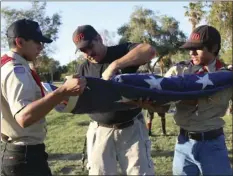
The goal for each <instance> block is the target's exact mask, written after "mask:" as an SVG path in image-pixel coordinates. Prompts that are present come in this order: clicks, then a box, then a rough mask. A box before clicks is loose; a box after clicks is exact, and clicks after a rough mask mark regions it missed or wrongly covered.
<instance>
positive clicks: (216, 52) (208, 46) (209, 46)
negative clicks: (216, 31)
mask: <svg viewBox="0 0 233 176" xmlns="http://www.w3.org/2000/svg"><path fill="white" fill-rule="evenodd" d="M215 45H218V48H217V50H216V51H214V52H213V54H214V55H215V56H217V55H218V53H219V51H220V48H221V44H219V43H218V44H217V43H216V44H214V45H213V44H209V45H208V44H207V45H206V48H207V49H208V51H211V50H212V49H213V47H214V46H215Z"/></svg>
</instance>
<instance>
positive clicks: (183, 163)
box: [165, 25, 232, 175]
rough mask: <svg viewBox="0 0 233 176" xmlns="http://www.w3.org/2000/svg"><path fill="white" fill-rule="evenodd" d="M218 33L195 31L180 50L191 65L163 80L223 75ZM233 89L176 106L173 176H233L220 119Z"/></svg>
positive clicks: (179, 66) (202, 28)
mask: <svg viewBox="0 0 233 176" xmlns="http://www.w3.org/2000/svg"><path fill="white" fill-rule="evenodd" d="M220 47H221V37H220V34H219V32H218V31H217V30H216V29H215V28H214V27H211V26H207V25H203V26H199V27H198V28H196V29H195V30H194V31H193V32H192V34H191V36H190V38H189V40H188V41H187V42H186V43H185V44H184V45H183V46H182V48H184V49H187V50H190V56H191V61H187V62H186V61H185V62H181V63H179V64H177V65H176V66H174V67H172V68H171V69H170V70H169V71H168V72H167V73H166V74H165V76H166V77H167V76H171V75H183V74H199V73H205V72H216V71H223V67H222V64H221V63H220V61H219V59H218V53H219V50H220ZM231 97H232V89H231V88H230V89H226V90H223V91H220V92H218V93H216V94H214V95H212V96H209V97H206V98H200V99H198V100H195V101H182V102H180V103H178V104H177V105H176V109H177V112H176V113H175V115H174V119H175V122H176V124H177V125H178V126H179V127H180V134H179V136H178V139H177V143H176V146H175V154H174V160H173V174H174V175H232V170H231V166H230V160H229V158H228V151H227V147H226V144H225V137H224V132H223V126H224V120H223V119H221V117H223V116H224V115H225V113H226V110H227V108H228V106H229V100H230V98H231Z"/></svg>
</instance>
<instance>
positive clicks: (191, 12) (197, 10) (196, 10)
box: [184, 2, 206, 31]
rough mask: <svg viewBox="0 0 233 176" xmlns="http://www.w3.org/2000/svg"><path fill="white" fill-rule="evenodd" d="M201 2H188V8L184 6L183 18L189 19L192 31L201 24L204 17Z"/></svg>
mask: <svg viewBox="0 0 233 176" xmlns="http://www.w3.org/2000/svg"><path fill="white" fill-rule="evenodd" d="M203 7H204V6H203V4H202V2H196V3H193V2H190V3H189V6H188V7H187V6H184V8H185V9H186V12H185V14H184V15H185V16H186V17H189V21H190V22H191V24H192V31H193V30H194V29H195V28H196V26H197V25H198V24H199V23H200V22H201V20H202V18H203V17H204V15H205V13H206V12H205V11H204V10H203Z"/></svg>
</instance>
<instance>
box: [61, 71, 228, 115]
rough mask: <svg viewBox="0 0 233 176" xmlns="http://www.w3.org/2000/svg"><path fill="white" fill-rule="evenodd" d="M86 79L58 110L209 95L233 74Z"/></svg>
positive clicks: (113, 107)
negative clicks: (80, 90) (80, 91)
mask: <svg viewBox="0 0 233 176" xmlns="http://www.w3.org/2000/svg"><path fill="white" fill-rule="evenodd" d="M86 79H87V86H88V89H86V90H85V91H84V93H83V94H82V95H80V96H79V97H78V96H77V97H70V100H69V101H68V104H67V105H63V106H61V105H59V106H58V107H59V108H56V109H57V110H58V111H59V112H72V113H75V114H84V113H96V112H109V111H117V110H126V109H130V108H137V107H136V105H135V104H132V103H130V102H132V101H138V100H150V101H151V102H152V103H156V104H161V105H162V104H167V103H171V102H174V101H179V100H192V99H197V98H200V97H204V96H210V95H212V94H214V93H216V92H217V91H221V90H223V89H226V88H229V87H232V86H233V73H232V72H229V71H221V72H215V73H205V74H198V75H195V74H190V75H184V76H173V77H168V78H165V77H161V76H158V75H153V74H122V75H118V76H116V77H114V78H113V79H112V80H110V81H105V80H102V79H99V78H92V77H86ZM67 107H68V108H67Z"/></svg>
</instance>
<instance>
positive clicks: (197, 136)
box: [180, 128, 224, 141]
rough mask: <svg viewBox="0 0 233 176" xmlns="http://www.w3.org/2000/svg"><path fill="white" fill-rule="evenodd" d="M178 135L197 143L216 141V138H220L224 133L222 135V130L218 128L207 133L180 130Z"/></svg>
mask: <svg viewBox="0 0 233 176" xmlns="http://www.w3.org/2000/svg"><path fill="white" fill-rule="evenodd" d="M180 134H181V135H183V136H185V137H187V138H190V139H194V140H197V141H203V140H212V139H216V138H217V137H218V136H221V135H223V134H224V133H223V128H219V129H216V130H211V131H207V132H189V131H187V130H185V129H182V128H181V129H180Z"/></svg>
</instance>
